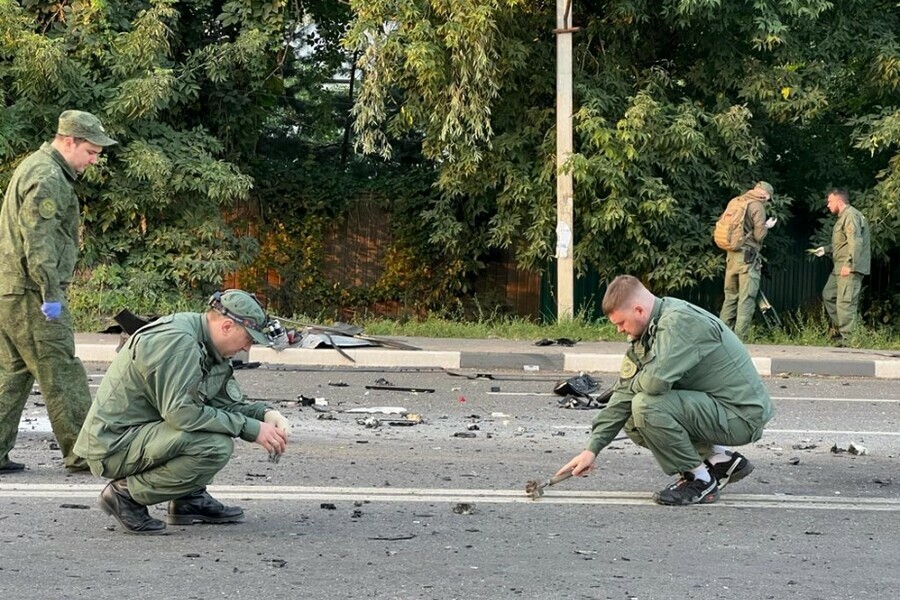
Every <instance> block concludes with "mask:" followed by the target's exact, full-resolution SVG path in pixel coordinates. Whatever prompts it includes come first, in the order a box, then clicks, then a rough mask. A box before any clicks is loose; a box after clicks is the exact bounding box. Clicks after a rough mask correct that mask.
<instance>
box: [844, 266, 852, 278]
mask: <svg viewBox="0 0 900 600" xmlns="http://www.w3.org/2000/svg"><path fill="white" fill-rule="evenodd" d="M852 272H853V270H852V269H851V268H850V267H848V266H847V265H844V266H843V267H841V277H850V273H852Z"/></svg>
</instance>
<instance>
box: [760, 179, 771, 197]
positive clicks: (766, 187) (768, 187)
mask: <svg viewBox="0 0 900 600" xmlns="http://www.w3.org/2000/svg"><path fill="white" fill-rule="evenodd" d="M756 187H758V188H759V189H761V190H763V191H764V192H765V193H767V194H768V195H769V198H772V197H773V196H775V188H773V187H772V184H771V183H769V182H768V181H757V182H756Z"/></svg>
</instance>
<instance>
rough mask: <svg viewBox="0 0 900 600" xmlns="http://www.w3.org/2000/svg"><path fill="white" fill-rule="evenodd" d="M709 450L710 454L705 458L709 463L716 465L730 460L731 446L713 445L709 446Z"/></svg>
mask: <svg viewBox="0 0 900 600" xmlns="http://www.w3.org/2000/svg"><path fill="white" fill-rule="evenodd" d="M710 452H712V456H710V457H709V458H707V459H706V461H707V462H708V463H709V464H711V465H717V464H719V463H723V462H728V461H729V460H731V448H727V447H725V446H716V445H714V446H712V447H711V448H710Z"/></svg>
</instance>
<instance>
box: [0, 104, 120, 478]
mask: <svg viewBox="0 0 900 600" xmlns="http://www.w3.org/2000/svg"><path fill="white" fill-rule="evenodd" d="M115 143H116V142H115V140H113V139H112V138H110V137H109V136H108V135H106V132H105V131H104V130H103V126H102V125H101V124H100V120H99V119H97V117H95V116H94V115H92V114H90V113H86V112H82V111H77V110H67V111H65V112H64V113H62V114H61V115H60V116H59V124H58V127H57V131H56V137H55V138H54V139H53V141H52V142H46V143H44V144H43V145H42V146H41V148H40V149H39V150H38V151H36V152H34V153H33V154H31V155H30V156H29V157H28V158H26V159H25V160H24V161H22V164H20V165H19V167H18V168H17V169H16V170H15V172H14V173H13V176H12V180H11V181H10V182H9V187H8V188H7V189H6V195H5V196H4V198H3V206H2V207H0V473H10V472H15V471H21V470H23V469H24V468H25V465H24V464H22V463H18V462H14V461H12V460H10V458H9V452H10V450H12V448H13V446H15V443H16V435H17V433H18V430H19V419H20V418H21V417H22V410H23V409H24V408H25V401H26V400H27V398H28V395H29V394H30V393H31V386H32V384H33V383H34V380H35V378H36V379H37V382H38V385H39V386H40V388H41V394H42V396H43V398H44V402H45V404H46V406H47V413H48V414H49V416H50V423H51V425H52V427H53V433H54V435H55V436H56V440H57V442H59V449H60V450H61V451H62V454H63V459H64V462H65V466H66V467H67V468H68V469H69V470H83V469H85V468H86V467H85V464H84V461H83V460H81V459H79V458H78V457H77V456H75V455H74V454H73V453H72V447H73V446H74V444H75V438H76V437H77V436H78V431H79V429H80V428H81V423H82V422H83V421H84V415H85V414H86V413H87V410H88V407H89V406H90V404H91V395H90V391H89V390H88V382H87V374H86V373H85V370H84V365H82V364H81V361H80V360H78V358H76V357H75V334H74V331H73V328H72V317H71V315H70V314H69V310H68V307H67V306H66V298H65V290H66V286H68V285H69V283H70V282H71V281H72V276H73V274H74V271H75V262H76V260H77V257H78V225H79V217H80V207H79V204H78V198H77V197H76V196H75V189H74V184H75V180H76V179H77V177H78V175H79V174H81V173H82V172H83V171H84V170H85V169H86V168H87V167H88V166H90V165H92V164H94V163H96V162H97V158H98V157H99V156H100V153H101V152H102V151H103V149H104V148H106V147H108V146H112V145H113V144H115Z"/></svg>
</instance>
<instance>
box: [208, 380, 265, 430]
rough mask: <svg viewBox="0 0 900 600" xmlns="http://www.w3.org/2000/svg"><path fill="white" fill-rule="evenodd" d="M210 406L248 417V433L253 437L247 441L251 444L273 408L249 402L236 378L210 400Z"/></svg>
mask: <svg viewBox="0 0 900 600" xmlns="http://www.w3.org/2000/svg"><path fill="white" fill-rule="evenodd" d="M208 404H209V406H212V407H214V408H217V409H219V410H224V411H225V412H230V413H235V414H239V415H244V416H245V417H247V428H248V432H247V433H248V435H252V436H253V438H252V439H249V440H247V441H250V442H252V441H255V440H256V438H257V437H258V436H259V422H260V421H262V420H263V418H264V417H265V414H266V410H268V409H270V408H271V407H270V406H268V405H267V404H266V403H264V402H247V401H246V395H245V394H244V392H243V391H242V390H241V386H240V385H239V384H238V382H237V380H236V379H235V378H234V377H229V378H228V380H227V381H226V382H225V385H224V386H222V389H221V390H220V391H219V393H218V394H216V395H215V397H213V398H210V399H209V401H208Z"/></svg>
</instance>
